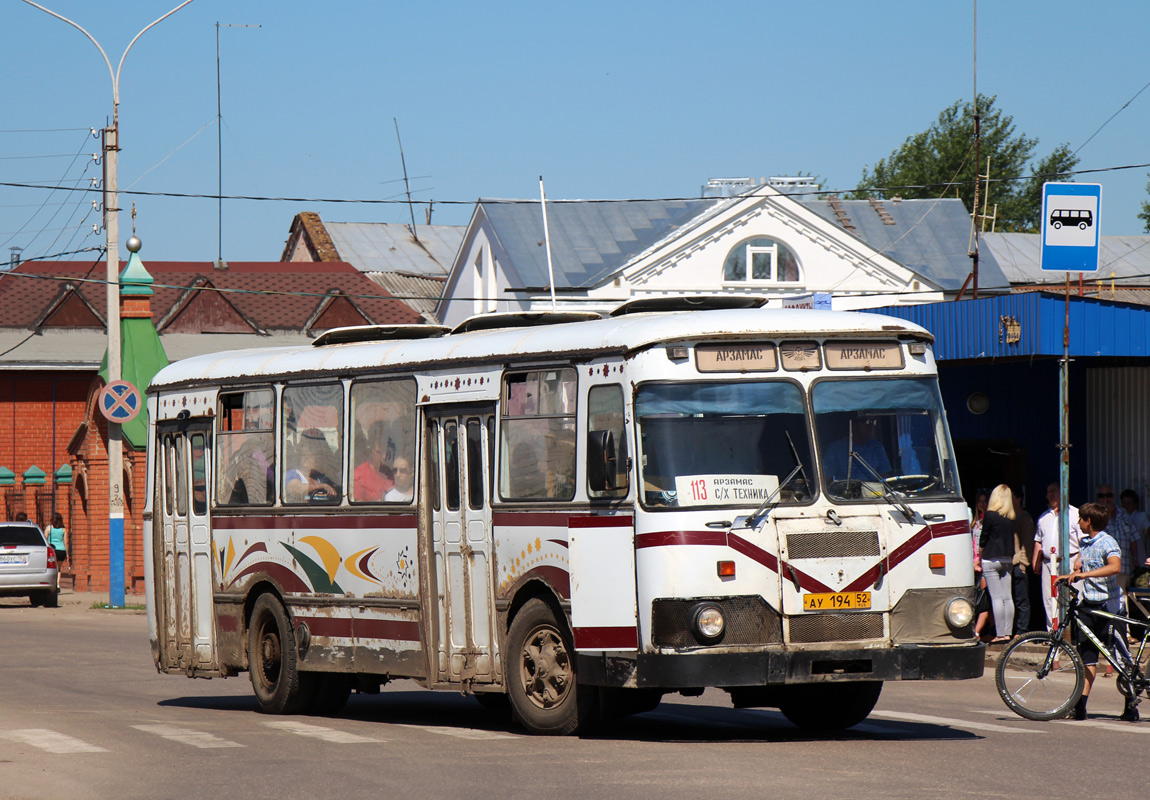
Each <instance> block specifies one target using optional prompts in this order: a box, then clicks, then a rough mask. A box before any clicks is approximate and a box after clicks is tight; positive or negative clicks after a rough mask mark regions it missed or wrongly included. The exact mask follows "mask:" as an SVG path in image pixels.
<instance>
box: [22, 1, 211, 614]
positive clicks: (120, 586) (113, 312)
mask: <svg viewBox="0 0 1150 800" xmlns="http://www.w3.org/2000/svg"><path fill="white" fill-rule="evenodd" d="M24 2H25V3H27V4H28V5H30V6H33V7H35V8H38V9H40V10H41V11H43V12H44V13H46V14H50V15H51V16H53V17H55V18H56V19H58V20H61V21H62V22H67V23H68V24H69V25H71V26H72V27H73V28H75V29H76V30H78V31H80V33H82V34H84V35H85V36H87V37H88V40H89V41H90V42H91V43H92V44H94V45H96V49H97V50H99V51H100V55H101V56H103V57H104V63H105V64H106V65H107V67H108V75H109V77H111V79H112V124H111V125H110V126H109V127H107V128H105V129H104V136H103V150H104V231H105V233H106V236H107V244H106V246H107V253H106V255H107V260H108V272H107V293H108V306H107V308H108V314H107V325H108V381H107V382H108V383H109V384H110V383H113V382H114V381H118V380H120V374H121V360H120V359H121V354H120V217H119V212H120V208H119V205H120V200H119V197H118V195H117V184H116V167H117V160H118V156H119V153H120V73H121V72H122V71H123V69H124V59H125V58H127V57H128V51H129V50H131V49H132V45H134V44H135V43H136V41H137V40H139V38H140V37H141V36H143V35H144V34H145V33H146V32H147V31H148V30H149V29H150V28H152V27H154V26H155V25H157V24H159V23H160V22H163V21H164V20H165V19H167V18H168V17H170V16H172V14H175V13H176V12H177V11H179V10H180V9H181V8H183V7H184V6H186V5H188V3H191V2H192V0H184V2H182V3H180V4H179V5H178V6H176V7H175V8H173V9H172V10H171V11H169V12H168V13H167V14H164V16H162V17H160V18H159V19H157V20H156V21H155V22H152V23H151V24H150V25H148V26H147V27H145V28H144V29H143V30H141V31H140V32H139V33H137V34H136V36H135V38H133V39H132V41H131V42H129V43H128V46H127V47H125V48H124V54H123V55H122V56H120V63H119V66H117V67H116V69H114V70H113V69H112V62H111V60H110V59H109V58H108V54H107V53H105V52H104V48H103V47H101V46H100V43H99V42H97V41H96V39H95V37H93V36H92V34H90V33H88V32H87V31H86V30H84V29H83V28H82V27H80V25H78V24H77V23H75V22H73V21H72V20H70V19H68V18H67V17H65V16H62V15H60V14H57V13H56V12H55V11H52V10H51V9H48V8H44V6H42V5H40V4H39V3H34V2H32V0H24ZM121 433H122V431H121V430H120V425H119V423H116V422H111V421H109V422H108V605H110V606H112V607H114V608H123V606H124V588H125V587H124V487H123V480H124V455H123V448H122V443H121Z"/></svg>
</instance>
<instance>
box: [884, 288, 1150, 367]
mask: <svg viewBox="0 0 1150 800" xmlns="http://www.w3.org/2000/svg"><path fill="white" fill-rule="evenodd" d="M868 310H870V311H872V312H873V313H876V314H886V315H888V316H891V317H896V318H898V319H902V320H906V321H908V322H914V323H916V324H918V325H921V326H922V327H924V328H926V329H927V330H928V331H930V332H931V333H933V334H934V336H935V343H934V356H935V358H936V359H937V360H939V361H952V360H963V359H996V358H1020V357H1033V356H1061V355H1062V347H1063V346H1062V334H1063V328H1064V323H1065V319H1066V298H1065V296H1057V295H1051V294H1045V293H1042V292H1025V293H1020V294H1009V295H997V296H993V297H984V298H979V299H978V300H963V301H960V302H951V303H924V304H922V305H917V306H888V307H886V308H875V309H868ZM1015 325H1017V328H1015ZM1015 332H1016V333H1017V341H1011V339H1013V338H1014V334H1015ZM1070 355H1071V356H1078V357H1083V356H1127V357H1128V356H1148V355H1150V308H1147V307H1146V306H1136V305H1128V304H1125V303H1111V302H1107V301H1102V300H1097V299H1094V298H1080V297H1071V298H1070Z"/></svg>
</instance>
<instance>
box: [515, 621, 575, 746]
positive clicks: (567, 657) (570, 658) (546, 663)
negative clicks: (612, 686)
mask: <svg viewBox="0 0 1150 800" xmlns="http://www.w3.org/2000/svg"><path fill="white" fill-rule="evenodd" d="M507 648H508V665H507V671H508V677H507V695H508V698H509V699H510V700H511V707H512V709H513V710H514V712H515V717H516V718H517V719H518V720H519V722H520V723H521V724H522V725H523V727H524V728H526V729H527V730H528V732H530V733H534V734H541V735H545V736H565V735H568V734H572V733H577V732H579V731H580V730H586V729H587V728H588V727H590V725H591V723H592V720H593V717H594V711H595V708H596V705H597V703H596V697H595V687H593V686H580V685H579V683H578V680H577V679H576V674H575V647H574V646H573V643H572V641H571V634H570V633H569V632H568V630H567V626H566V625H564V624H562V623H561V622H559V620H558V619H557V618H556V614H555V612H554V611H552V609H551V607H550V606H548V605H547V604H546V603H545V602H543V601H542V600H539V599H538V598H534V599H531V600H528V601H527V603H526V604H525V605H524V606H523V608H521V609H520V610H519V613H518V614H516V615H515V618H514V619H513V620H512V622H511V627H510V629H509V630H508V632H507Z"/></svg>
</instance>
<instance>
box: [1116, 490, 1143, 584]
mask: <svg viewBox="0 0 1150 800" xmlns="http://www.w3.org/2000/svg"><path fill="white" fill-rule="evenodd" d="M1118 497H1119V499H1120V501H1121V503H1120V504H1121V506H1122V510H1123V511H1125V512H1126V513H1127V514H1129V515H1130V521H1131V522H1133V523H1134V532H1135V533H1136V534H1138V555H1137V557H1136V558H1135V559H1134V564H1135V565H1138V564H1141V563H1142V562H1143V561H1145V560H1146V557H1147V556H1150V549H1148V548H1147V546H1146V545H1147V542H1146V530H1147V528H1150V518H1147V516H1146V512H1145V511H1142V510H1141V509H1140V508H1138V505H1139V502H1140V501H1139V499H1138V493H1137V492H1136V491H1134V490H1133V489H1123V490H1122V494H1120V495H1119V496H1118Z"/></svg>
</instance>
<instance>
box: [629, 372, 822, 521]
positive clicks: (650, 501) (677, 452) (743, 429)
mask: <svg viewBox="0 0 1150 800" xmlns="http://www.w3.org/2000/svg"><path fill="white" fill-rule="evenodd" d="M805 411H806V409H805V406H804V403H803V393H802V389H801V388H800V387H799V386H798V385H797V384H795V383H791V382H789V381H763V382H756V383H748V382H737V383H687V384H684V383H675V384H661V383H651V384H644V385H642V386H641V387H640V388H639V391H638V393H637V395H636V397H635V414H636V417H637V418H638V421H639V434H640V440H641V471H642V481H643V492H642V494H641V496H642V498H643V502H644V504H645V505H646V506H648V507H656V508H659V507H662V508H683V507H692V506H695V507H699V506H739V507H747V506H751V507H754V506H758V505H759V504H761V503H762V502H763V501H764V500H766V499H768V498H769V497H770V496H771V495H772V494H775V492H776V489H778V492H777V495H776V498H775V499H776V500H778V501H779V502H781V503H802V502H807V501H809V500H810V499H811V494H812V493H811V491H810V488H809V485H808V481H810V480H813V479H814V477H813V476H814V473H813V471H812V470H813V468H814V459H813V458H812V457H811V446H810V438H809V436H808V434H807V424H806V413H805ZM796 468H797V472H796ZM792 473H793V475H792ZM788 477H790V480H789V481H787V478H788ZM780 483H783V484H785V485H783V486H782V487H781V489H780V488H779V484H780Z"/></svg>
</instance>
